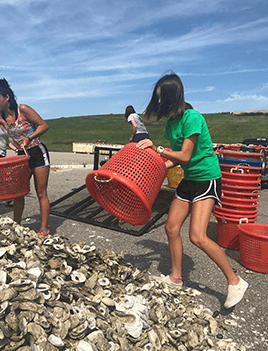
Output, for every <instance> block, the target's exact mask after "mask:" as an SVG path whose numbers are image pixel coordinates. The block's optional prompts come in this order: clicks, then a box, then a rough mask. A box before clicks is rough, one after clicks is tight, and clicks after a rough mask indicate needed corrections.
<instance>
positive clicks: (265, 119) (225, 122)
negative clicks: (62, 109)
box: [41, 113, 268, 152]
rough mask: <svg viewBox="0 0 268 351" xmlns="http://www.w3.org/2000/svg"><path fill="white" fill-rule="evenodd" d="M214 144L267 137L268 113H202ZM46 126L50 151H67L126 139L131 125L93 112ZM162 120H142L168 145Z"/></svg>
mask: <svg viewBox="0 0 268 351" xmlns="http://www.w3.org/2000/svg"><path fill="white" fill-rule="evenodd" d="M204 117H205V119H206V121H207V124H208V128H209V130H210V134H211V138H212V141H213V142H214V143H222V144H229V143H239V142H242V141H243V140H244V139H247V138H258V137H264V138H265V137H268V132H267V131H268V115H254V116H249V115H239V116H235V115H231V114H230V113H215V114H204ZM46 122H47V124H48V125H49V127H50V129H49V131H48V132H47V133H45V134H44V135H42V137H41V139H42V140H43V142H44V143H45V144H46V145H47V147H48V149H49V150H50V151H61V152H71V151H72V143H73V142H80V143H95V142H96V140H98V139H101V140H106V141H107V143H108V144H126V143H128V142H129V138H130V135H131V128H130V126H129V124H128V123H127V121H126V119H125V118H124V117H123V115H115V114H110V115H95V116H80V117H68V118H65V117H62V118H58V119H49V120H46ZM165 123H166V119H165V118H163V119H162V120H161V121H159V122H156V121H155V120H150V121H149V122H145V125H146V128H147V130H148V132H149V134H150V137H151V139H152V140H153V142H154V143H155V144H156V145H163V146H164V147H169V142H168V141H167V140H165V139H164V130H165Z"/></svg>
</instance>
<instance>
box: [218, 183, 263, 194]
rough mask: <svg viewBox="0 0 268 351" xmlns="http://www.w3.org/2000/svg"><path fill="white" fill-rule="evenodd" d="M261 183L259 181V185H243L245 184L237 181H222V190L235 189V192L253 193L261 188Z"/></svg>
mask: <svg viewBox="0 0 268 351" xmlns="http://www.w3.org/2000/svg"><path fill="white" fill-rule="evenodd" d="M260 188H261V185H260V184H259V183H258V184H257V185H256V184H255V185H243V184H235V183H232V184H231V183H226V182H222V183H221V189H222V192H224V191H225V190H227V191H235V192H248V193H252V192H253V191H256V190H259V189H260Z"/></svg>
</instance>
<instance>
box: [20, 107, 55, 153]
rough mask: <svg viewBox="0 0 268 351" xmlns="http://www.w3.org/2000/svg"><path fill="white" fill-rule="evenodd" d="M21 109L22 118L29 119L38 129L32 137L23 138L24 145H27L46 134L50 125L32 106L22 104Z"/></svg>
mask: <svg viewBox="0 0 268 351" xmlns="http://www.w3.org/2000/svg"><path fill="white" fill-rule="evenodd" d="M19 110H20V115H21V118H22V119H24V120H28V121H29V122H31V123H33V124H35V125H36V126H37V128H36V131H35V132H34V133H33V134H32V135H31V136H30V137H27V138H21V141H22V144H23V146H24V147H26V146H27V145H28V144H29V142H30V141H31V140H33V139H35V138H37V137H39V136H40V135H42V134H44V133H45V132H46V131H47V130H48V129H49V127H48V125H47V124H46V122H45V121H44V120H43V119H42V118H41V116H40V115H39V114H38V113H37V112H36V111H35V110H34V109H33V108H31V107H30V106H28V105H20V107H19Z"/></svg>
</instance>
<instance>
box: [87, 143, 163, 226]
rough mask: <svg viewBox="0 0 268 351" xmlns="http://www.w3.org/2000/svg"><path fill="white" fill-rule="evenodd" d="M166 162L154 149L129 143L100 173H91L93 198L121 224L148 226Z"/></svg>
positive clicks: (88, 184) (89, 187) (90, 180)
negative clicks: (122, 222) (139, 147)
mask: <svg viewBox="0 0 268 351" xmlns="http://www.w3.org/2000/svg"><path fill="white" fill-rule="evenodd" d="M166 174H167V169H166V166H165V163H164V161H163V159H162V158H161V157H160V156H159V155H158V154H157V153H156V152H155V151H153V150H152V149H151V148H148V149H145V150H140V149H138V148H137V147H136V143H129V144H127V145H125V146H124V147H123V148H122V149H121V150H119V151H118V152H117V153H116V154H115V155H114V156H113V157H111V158H110V160H109V161H107V162H106V163H105V164H104V165H103V166H102V167H101V168H100V169H99V170H96V171H92V172H90V173H89V174H88V175H87V177H86V186H87V189H88V191H89V192H90V194H91V195H92V197H93V198H94V199H95V200H96V201H97V202H98V203H99V204H100V205H101V206H102V207H103V208H104V209H105V210H106V211H108V212H109V213H111V214H112V215H114V216H115V217H117V218H118V219H119V220H120V221H124V222H127V223H130V224H132V225H141V224H145V223H147V222H148V221H149V220H150V218H151V207H152V205H153V203H154V201H155V199H156V197H157V194H158V192H159V190H160V188H161V185H162V183H163V181H164V179H165V177H166Z"/></svg>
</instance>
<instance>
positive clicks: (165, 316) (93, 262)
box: [0, 218, 245, 351]
mask: <svg viewBox="0 0 268 351" xmlns="http://www.w3.org/2000/svg"><path fill="white" fill-rule="evenodd" d="M0 243H1V245H0V303H1V304H0V349H3V350H8V351H11V350H20V351H28V350H29V351H30V350H32V351H39V350H40V351H43V350H44V351H46V350H52V351H53V350H78V351H113V350H115V351H116V350H122V351H131V350H133V351H138V350H140V351H141V350H143V351H157V350H161V351H168V350H170V351H172V350H179V351H189V350H207V351H208V350H214V351H219V350H220V351H223V350H228V351H235V350H245V347H244V346H240V345H238V344H237V343H235V342H232V340H230V339H226V338H224V337H223V334H222V333H223V332H222V330H223V327H224V325H223V324H224V323H222V322H219V321H217V320H216V319H215V318H213V316H212V312H211V311H210V310H208V309H206V308H204V307H203V306H201V305H199V304H198V302H197V301H196V298H195V296H196V295H197V294H199V292H198V291H197V290H194V289H190V288H185V287H183V288H182V289H181V290H173V289H170V288H168V287H167V286H164V285H163V284H161V283H157V282H155V281H152V280H150V278H149V277H148V274H146V272H145V271H144V272H142V271H140V270H138V269H137V268H135V269H134V268H133V267H132V266H131V264H127V263H126V262H125V260H124V255H123V253H121V254H116V253H114V252H113V251H110V250H103V251H101V250H98V249H96V248H95V247H94V246H88V245H86V244H85V243H81V242H80V243H75V244H71V243H70V242H69V241H68V239H66V238H65V237H61V236H53V237H51V238H46V237H42V236H41V235H40V234H38V233H36V232H34V231H32V230H30V229H29V228H25V227H22V226H20V225H18V224H17V223H15V222H13V221H12V220H11V219H10V218H0ZM225 329H226V326H225Z"/></svg>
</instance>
